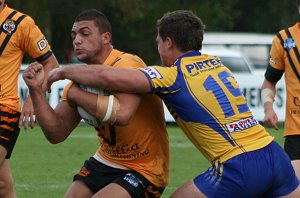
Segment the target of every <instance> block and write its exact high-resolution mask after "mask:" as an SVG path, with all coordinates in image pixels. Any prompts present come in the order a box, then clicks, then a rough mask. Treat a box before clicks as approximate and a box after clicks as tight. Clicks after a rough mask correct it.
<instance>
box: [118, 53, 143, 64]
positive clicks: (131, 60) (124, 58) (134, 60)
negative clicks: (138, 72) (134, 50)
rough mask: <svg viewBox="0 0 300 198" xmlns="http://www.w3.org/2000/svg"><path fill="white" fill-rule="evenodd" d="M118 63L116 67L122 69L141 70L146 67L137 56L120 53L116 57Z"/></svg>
mask: <svg viewBox="0 0 300 198" xmlns="http://www.w3.org/2000/svg"><path fill="white" fill-rule="evenodd" d="M118 57H119V58H120V61H119V62H117V63H116V65H115V66H116V67H124V68H141V67H146V64H145V62H144V61H143V60H142V59H141V58H140V57H139V56H137V55H134V54H131V53H125V52H121V53H120V54H119V56H118Z"/></svg>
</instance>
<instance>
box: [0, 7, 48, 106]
mask: <svg viewBox="0 0 300 198" xmlns="http://www.w3.org/2000/svg"><path fill="white" fill-rule="evenodd" d="M0 24H1V27H0V104H2V105H5V106H7V107H9V108H11V109H13V110H16V111H21V104H20V100H19V96H18V76H19V70H20V67H21V63H22V59H23V56H24V52H26V53H28V54H29V55H30V56H31V57H32V58H34V59H36V60H37V61H43V60H45V59H46V58H48V57H49V56H50V55H51V54H52V52H51V50H50V46H49V44H48V42H47V40H46V39H45V37H44V35H43V34H42V33H41V31H40V29H39V28H38V27H37V26H36V25H35V23H34V21H33V19H32V18H31V17H30V16H27V15H25V14H23V13H21V12H18V11H16V10H14V9H11V8H9V7H8V6H7V5H5V6H4V9H3V10H2V11H1V12H0Z"/></svg>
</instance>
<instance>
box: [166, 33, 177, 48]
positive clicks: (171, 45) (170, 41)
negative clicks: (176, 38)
mask: <svg viewBox="0 0 300 198" xmlns="http://www.w3.org/2000/svg"><path fill="white" fill-rule="evenodd" d="M164 42H166V43H167V46H168V48H171V47H173V46H174V45H175V43H174V42H173V40H172V39H171V38H170V37H168V36H167V37H166V40H165V41H164Z"/></svg>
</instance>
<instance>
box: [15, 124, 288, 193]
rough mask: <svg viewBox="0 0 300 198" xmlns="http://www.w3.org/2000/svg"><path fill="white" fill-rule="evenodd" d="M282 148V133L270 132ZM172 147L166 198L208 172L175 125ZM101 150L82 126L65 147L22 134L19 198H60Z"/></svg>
mask: <svg viewBox="0 0 300 198" xmlns="http://www.w3.org/2000/svg"><path fill="white" fill-rule="evenodd" d="M269 131H270V133H271V134H272V135H274V136H275V137H276V140H277V141H278V142H279V143H280V144H281V145H282V143H283V138H282V127H281V130H280V131H274V130H269ZM168 132H169V137H170V146H171V172H170V183H169V185H168V187H167V188H166V190H165V191H164V194H163V196H162V197H163V198H166V197H169V196H170V194H171V193H172V192H173V191H174V190H175V189H176V188H177V187H179V186H180V185H182V184H183V183H185V182H186V181H187V180H188V179H191V178H193V177H194V176H196V175H198V174H199V173H200V172H202V171H204V170H206V168H207V167H208V166H209V163H208V162H207V161H206V160H205V159H204V157H203V156H202V155H201V154H200V153H199V152H198V150H196V149H195V148H194V146H193V145H192V144H191V143H190V142H189V140H187V138H186V137H185V136H184V135H183V133H182V132H181V130H180V129H179V128H178V127H177V126H176V125H168ZM97 148H98V141H97V137H96V134H95V131H94V130H93V129H92V128H91V127H87V126H79V127H77V129H76V130H75V131H74V132H73V133H72V134H71V136H70V137H69V138H68V139H67V140H66V141H65V142H63V143H60V144H57V145H52V144H50V143H49V142H48V141H47V140H46V139H45V137H44V136H43V134H42V131H41V130H40V128H39V127H36V128H35V129H33V130H28V131H24V130H22V131H21V134H20V137H19V139H18V142H17V144H16V146H15V150H14V153H13V155H12V158H11V160H10V165H11V168H12V171H13V176H14V180H15V189H16V192H17V196H18V197H19V198H41V197H43V198H60V197H63V195H64V193H65V192H66V190H67V189H68V187H69V185H70V184H71V182H72V177H73V175H74V174H75V173H76V172H77V171H78V169H79V168H80V167H81V165H82V163H83V161H84V160H85V159H88V158H89V157H90V156H91V155H93V154H94V153H95V151H96V149H97Z"/></svg>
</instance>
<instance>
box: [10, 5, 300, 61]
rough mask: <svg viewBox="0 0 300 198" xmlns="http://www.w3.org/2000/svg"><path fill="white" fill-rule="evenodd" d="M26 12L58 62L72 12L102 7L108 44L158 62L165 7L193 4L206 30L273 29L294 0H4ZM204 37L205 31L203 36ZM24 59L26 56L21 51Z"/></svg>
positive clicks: (290, 13) (285, 19)
mask: <svg viewBox="0 0 300 198" xmlns="http://www.w3.org/2000/svg"><path fill="white" fill-rule="evenodd" d="M6 3H7V4H8V5H9V6H11V7H13V8H16V9H17V10H19V11H21V12H24V13H26V14H29V15H30V16H32V18H34V20H35V21H36V23H37V25H38V26H39V27H40V28H41V29H42V31H43V32H44V34H45V35H46V38H47V39H48V41H49V42H50V44H51V45H52V48H53V51H54V52H55V55H56V56H57V58H58V60H59V61H60V63H70V62H74V60H76V58H74V56H73V50H72V42H71V37H70V31H71V28H72V25H73V21H74V19H75V17H76V15H77V14H79V13H80V12H81V11H83V10H86V9H91V8H95V9H98V10H100V11H102V12H103V13H104V14H105V15H106V16H107V17H108V19H109V20H110V22H111V24H112V29H113V40H114V42H113V44H114V46H115V48H117V49H120V50H122V51H127V52H131V53H135V54H137V55H139V56H140V57H142V58H143V59H144V61H145V62H146V63H148V64H149V63H151V64H155V63H160V62H158V61H159V56H158V53H157V50H156V43H155V37H156V20H157V19H159V18H160V17H161V16H162V15H163V14H164V13H165V12H167V11H173V10H177V9H190V10H193V11H194V12H195V13H196V14H197V15H198V16H199V17H200V18H201V19H202V20H203V22H204V23H205V25H206V32H235V33H260V34H275V33H276V32H277V31H279V30H280V29H282V28H286V27H288V26H290V25H292V24H294V23H295V21H296V19H297V17H298V16H297V8H296V0H285V1H282V0H264V1H261V0H251V1H245V0H222V1H221V0H164V1H162V0H151V1H149V0H148V1H147V0H84V1H82V0H72V1H70V0H30V1H20V0H6ZM204 39H205V36H204ZM24 61H25V62H31V60H29V58H28V57H27V56H26V57H25V60H24Z"/></svg>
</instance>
